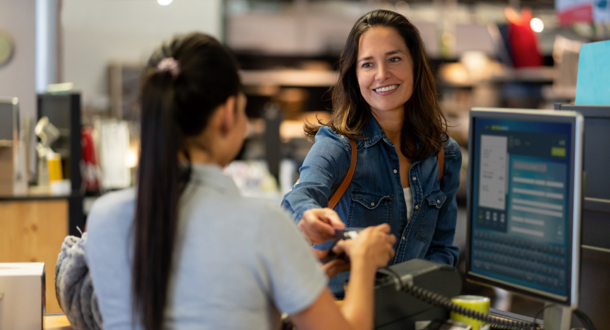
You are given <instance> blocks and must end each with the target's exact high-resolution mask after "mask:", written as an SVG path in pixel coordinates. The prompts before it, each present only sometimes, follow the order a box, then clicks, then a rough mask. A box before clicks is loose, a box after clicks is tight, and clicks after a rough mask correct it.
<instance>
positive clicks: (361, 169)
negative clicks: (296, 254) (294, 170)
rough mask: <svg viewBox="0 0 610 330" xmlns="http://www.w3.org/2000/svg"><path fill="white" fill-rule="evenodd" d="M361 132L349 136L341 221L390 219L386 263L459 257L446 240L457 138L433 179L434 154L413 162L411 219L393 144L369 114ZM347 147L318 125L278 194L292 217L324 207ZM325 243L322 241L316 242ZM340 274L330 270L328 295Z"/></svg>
mask: <svg viewBox="0 0 610 330" xmlns="http://www.w3.org/2000/svg"><path fill="white" fill-rule="evenodd" d="M361 135H362V136H363V137H365V138H366V139H364V140H356V145H357V149H358V158H357V161H356V169H355V171H354V176H353V178H352V181H351V183H350V185H349V187H348V188H347V190H346V191H345V194H344V195H343V197H342V198H341V200H340V201H339V203H338V204H337V206H336V207H335V211H337V213H338V214H339V217H340V218H341V220H343V222H344V223H345V226H346V227H368V226H373V225H379V224H382V223H388V224H390V226H391V232H392V234H394V235H395V236H396V238H397V240H396V243H395V244H394V249H395V251H396V255H395V256H394V258H393V259H392V260H390V262H389V264H390V265H391V264H396V263H400V262H403V261H406V260H410V259H413V258H421V259H427V260H431V261H436V262H439V263H443V264H447V265H451V266H454V267H455V266H456V265H457V261H458V260H457V259H458V248H457V247H455V246H453V237H454V234H455V224H456V217H457V203H456V199H455V193H456V191H457V189H458V186H459V182H460V168H461V166H462V154H461V151H460V148H459V146H458V145H457V143H456V142H455V141H454V140H453V139H451V138H449V141H448V142H447V143H446V144H445V147H444V149H445V163H444V170H443V177H442V179H441V181H440V182H439V181H438V160H437V156H436V154H434V155H432V156H430V157H429V158H427V159H425V160H417V161H415V162H413V165H412V166H411V169H410V170H409V182H410V186H411V190H412V195H413V208H412V210H413V213H412V215H411V220H410V221H407V214H406V213H407V207H406V203H405V197H404V192H403V187H402V184H401V181H400V174H399V172H398V170H399V168H400V166H399V160H398V154H397V151H396V148H395V146H394V144H393V143H392V142H391V141H390V140H389V139H388V138H387V137H386V135H385V133H384V132H383V130H382V129H381V127H380V126H379V124H378V123H377V121H376V120H375V119H374V118H373V117H371V120H370V121H369V123H368V124H367V126H366V127H365V129H364V131H363V132H362V134H361ZM350 150H351V149H350V143H349V139H348V138H347V137H346V136H344V135H341V134H337V133H335V132H334V131H333V130H332V129H330V128H329V127H326V126H324V127H322V128H320V130H319V131H318V133H317V134H316V139H315V143H314V145H313V147H312V148H311V150H310V151H309V153H308V154H307V157H306V158H305V161H304V163H303V166H302V167H301V168H300V173H301V177H300V179H299V182H298V184H296V185H295V186H294V187H293V189H292V191H290V192H289V193H287V194H286V195H285V196H284V200H283V201H282V207H283V208H284V209H286V210H287V211H288V212H289V213H290V214H291V215H292V218H293V219H294V221H295V222H297V223H298V221H300V220H301V218H302V216H303V212H305V211H306V210H308V209H312V208H323V207H327V206H328V201H329V199H330V197H331V196H332V194H333V193H334V192H335V191H336V190H337V189H338V187H339V185H340V184H341V182H342V181H343V178H344V177H345V175H346V173H347V171H348V169H349V167H350V163H351V154H350V153H351V151H350ZM323 245H324V244H323ZM326 245H327V244H326ZM325 247H326V248H328V247H327V246H322V247H320V248H325ZM340 275H342V276H340ZM347 277H348V275H347V273H343V274H339V275H337V276H335V278H337V279H335V278H333V279H331V283H330V284H331V289H333V291H334V292H335V294H337V293H338V291H341V288H342V282H343V281H344V280H345V279H347ZM339 281H341V283H339ZM339 295H341V294H339Z"/></svg>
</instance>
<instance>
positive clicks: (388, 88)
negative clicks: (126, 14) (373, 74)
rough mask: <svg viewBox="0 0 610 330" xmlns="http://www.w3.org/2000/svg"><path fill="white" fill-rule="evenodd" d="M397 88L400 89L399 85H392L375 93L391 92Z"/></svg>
mask: <svg viewBox="0 0 610 330" xmlns="http://www.w3.org/2000/svg"><path fill="white" fill-rule="evenodd" d="M396 87H398V85H392V86H387V87H381V88H377V89H375V92H378V93H379V92H388V91H391V90H393V89H396Z"/></svg>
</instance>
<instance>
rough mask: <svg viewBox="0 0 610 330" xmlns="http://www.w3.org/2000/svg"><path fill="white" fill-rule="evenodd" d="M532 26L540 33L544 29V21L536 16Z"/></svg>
mask: <svg viewBox="0 0 610 330" xmlns="http://www.w3.org/2000/svg"><path fill="white" fill-rule="evenodd" d="M530 27H531V28H532V30H534V32H536V33H540V32H542V30H544V22H542V20H541V19H540V18H538V17H534V18H532V20H531V21H530Z"/></svg>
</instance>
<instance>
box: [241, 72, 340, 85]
mask: <svg viewBox="0 0 610 330" xmlns="http://www.w3.org/2000/svg"><path fill="white" fill-rule="evenodd" d="M240 75H241V79H242V83H243V84H244V85H246V86H258V85H277V86H300V87H330V86H333V85H334V84H335V83H336V82H337V79H338V78H339V73H338V72H336V71H313V70H290V69H286V70H243V71H240Z"/></svg>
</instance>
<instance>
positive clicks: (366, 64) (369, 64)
mask: <svg viewBox="0 0 610 330" xmlns="http://www.w3.org/2000/svg"><path fill="white" fill-rule="evenodd" d="M371 66H373V64H372V63H368V62H367V63H362V67H363V68H370V67H371Z"/></svg>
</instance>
